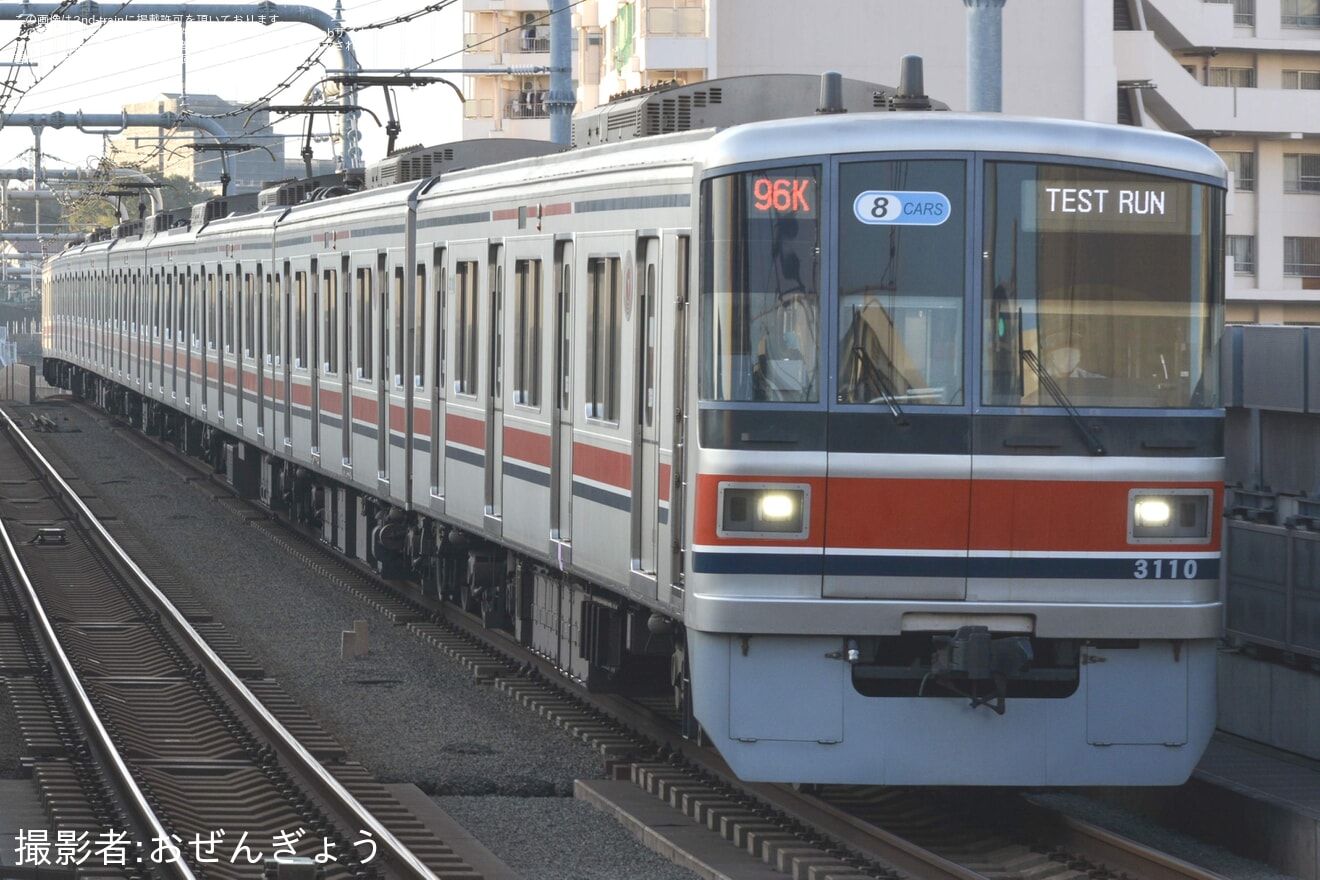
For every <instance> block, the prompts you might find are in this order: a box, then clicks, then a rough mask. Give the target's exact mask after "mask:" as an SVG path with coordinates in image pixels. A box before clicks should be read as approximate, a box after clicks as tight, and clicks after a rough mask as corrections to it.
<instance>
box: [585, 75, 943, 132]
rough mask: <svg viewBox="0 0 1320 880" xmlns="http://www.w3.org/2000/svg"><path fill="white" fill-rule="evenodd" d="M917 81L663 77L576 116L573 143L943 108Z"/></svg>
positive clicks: (770, 77)
mask: <svg viewBox="0 0 1320 880" xmlns="http://www.w3.org/2000/svg"><path fill="white" fill-rule="evenodd" d="M920 81H921V78H920V74H919V73H918V74H917V75H916V76H915V82H914V83H912V84H906V83H905V84H904V85H903V86H900V87H897V88H896V87H894V86H886V85H881V84H880V83H873V82H865V81H863V80H856V79H849V78H847V77H844V76H841V75H839V74H837V73H826V74H824V75H823V76H815V75H812V74H799V73H764V74H750V75H747V76H730V77H722V78H719V79H712V80H702V81H701V82H695V83H688V84H682V85H681V84H679V83H665V84H663V85H660V86H656V87H653V88H650V89H646V90H643V91H638V92H630V93H627V94H624V95H619V96H616V97H615V98H613V99H611V100H610V101H609V102H608V103H606V104H603V105H601V106H600V107H596V108H594V109H592V110H588V111H586V112H584V113H579V114H578V115H576V116H574V117H573V146H575V147H579V148H580V147H589V146H595V145H598V144H606V143H615V142H618V141H627V140H633V139H636V138H648V137H654V136H656V135H661V134H672V133H675V132H681V131H693V130H697V129H703V128H727V127H729V126H732V125H742V124H744V123H748V122H753V121H762V120H770V119H786V118H789V117H796V116H812V115H814V114H817V113H868V112H884V111H893V110H896V109H904V108H906V109H921V110H947V109H948V105H946V104H943V103H941V102H939V101H931V100H930V99H929V98H927V97H926V96H925V95H918V94H909V93H908V91H907V90H908V89H909V88H910V87H912V88H916V89H917V90H918V91H919V90H920Z"/></svg>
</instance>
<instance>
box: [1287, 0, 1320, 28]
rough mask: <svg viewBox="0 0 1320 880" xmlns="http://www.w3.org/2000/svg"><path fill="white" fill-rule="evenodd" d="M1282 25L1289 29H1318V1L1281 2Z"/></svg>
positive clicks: (1319, 11) (1319, 2) (1319, 15)
mask: <svg viewBox="0 0 1320 880" xmlns="http://www.w3.org/2000/svg"><path fill="white" fill-rule="evenodd" d="M1279 11H1280V12H1281V13H1282V24H1283V26H1284V27H1289V28H1320V0H1283V2H1282V3H1281V4H1280V6H1279Z"/></svg>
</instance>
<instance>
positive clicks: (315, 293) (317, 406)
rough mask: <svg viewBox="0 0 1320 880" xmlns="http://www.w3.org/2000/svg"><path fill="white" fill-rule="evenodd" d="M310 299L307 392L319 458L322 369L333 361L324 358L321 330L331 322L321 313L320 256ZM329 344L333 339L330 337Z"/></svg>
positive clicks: (314, 268)
mask: <svg viewBox="0 0 1320 880" xmlns="http://www.w3.org/2000/svg"><path fill="white" fill-rule="evenodd" d="M307 284H308V286H309V289H308V299H307V347H308V352H307V372H308V374H309V376H308V379H309V382H310V385H311V390H310V393H309V394H308V395H307V397H308V400H309V401H310V402H311V412H310V413H309V416H308V418H309V421H310V422H311V424H310V425H309V433H310V437H311V439H310V441H309V443H310V445H311V454H312V456H314V457H315V458H317V459H319V458H320V457H321V371H322V370H326V371H328V370H329V368H330V367H329V365H328V364H327V363H326V362H325V361H324V360H322V346H321V334H322V332H324V331H323V330H322V324H323V322H324V323H326V324H327V325H328V324H329V323H330V320H329V318H328V317H327V318H324V319H323V318H322V317H321V275H320V273H319V271H318V269H317V260H316V259H315V258H313V259H312V263H311V266H310V268H309V270H308V272H307ZM326 343H327V344H329V339H327V340H326Z"/></svg>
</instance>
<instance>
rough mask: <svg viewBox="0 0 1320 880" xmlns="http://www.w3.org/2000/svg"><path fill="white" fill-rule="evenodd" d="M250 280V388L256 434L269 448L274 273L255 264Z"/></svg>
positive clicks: (273, 374)
mask: <svg viewBox="0 0 1320 880" xmlns="http://www.w3.org/2000/svg"><path fill="white" fill-rule="evenodd" d="M272 268H273V267H272ZM252 283H253V285H254V286H253V290H252V299H251V301H250V303H249V307H250V308H251V309H252V315H251V317H249V318H248V323H249V324H250V325H251V326H252V332H253V335H254V337H255V338H254V339H253V340H252V360H253V374H254V378H255V379H256V385H255V387H254V388H253V389H252V390H253V392H254V395H255V396H254V400H253V405H254V407H255V409H256V416H257V434H256V436H257V438H258V442H259V443H260V444H261V445H262V446H265V447H267V448H269V446H270V437H271V435H273V434H274V432H275V426H274V425H273V424H272V423H271V420H270V419H269V418H268V417H267V416H268V410H269V409H270V406H271V395H270V393H268V391H270V392H273V391H274V388H273V381H272V380H273V378H274V376H275V362H274V358H275V351H274V346H272V345H271V339H270V329H271V327H270V308H271V305H270V304H271V300H272V299H273V298H274V296H275V273H274V272H273V271H262V267H261V265H260V264H258V265H257V274H256V276H255V277H254V278H253V281H252ZM244 384H246V382H245V383H244Z"/></svg>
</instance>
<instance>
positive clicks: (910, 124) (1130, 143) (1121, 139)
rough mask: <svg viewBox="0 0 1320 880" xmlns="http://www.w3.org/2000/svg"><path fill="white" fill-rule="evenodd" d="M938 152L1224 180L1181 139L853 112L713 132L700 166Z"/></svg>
mask: <svg viewBox="0 0 1320 880" xmlns="http://www.w3.org/2000/svg"><path fill="white" fill-rule="evenodd" d="M940 150H949V151H951V152H954V151H956V152H967V151H969V150H975V151H977V152H983V153H1000V152H1002V153H1037V154H1043V155H1047V156H1059V157H1061V158H1068V159H1086V160H1102V161H1103V160H1109V161H1113V162H1121V163H1131V164H1138V165H1150V166H1155V167H1159V168H1164V169H1171V170H1176V171H1180V172H1184V173H1187V174H1194V175H1199V176H1202V177H1206V178H1209V179H1212V180H1215V181H1217V182H1219V183H1221V184H1222V183H1224V182H1225V181H1226V179H1227V171H1226V169H1225V167H1224V163H1223V160H1221V159H1220V158H1219V156H1218V154H1217V153H1215V152H1214V151H1213V150H1211V149H1210V148H1209V147H1207V146H1205V145H1204V144H1202V143H1200V142H1198V141H1194V140H1192V139H1191V138H1188V137H1184V136H1182V135H1179V134H1170V133H1168V132H1161V131H1152V130H1150V129H1144V128H1137V127H1134V126H1130V125H1106V124H1101V123H1096V122H1078V121H1075V120H1068V119H1046V118H1037V117H1025V116H1006V115H1003V114H998V113H848V114H839V115H832V116H818V117H802V118H795V119H780V120H777V121H775V122H773V123H761V122H753V123H748V124H746V125H739V126H735V127H733V128H728V129H725V130H723V131H720V132H718V133H716V134H715V135H714V136H713V137H712V138H711V140H710V143H709V145H708V147H707V150H706V156H705V160H704V163H703V164H704V166H705V168H706V169H707V170H711V169H714V168H718V167H721V166H727V165H737V164H742V163H752V162H766V161H774V160H775V159H779V158H782V157H786V156H811V155H819V154H824V153H831V154H839V153H876V152H905V151H914V152H917V151H919V152H931V151H940Z"/></svg>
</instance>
